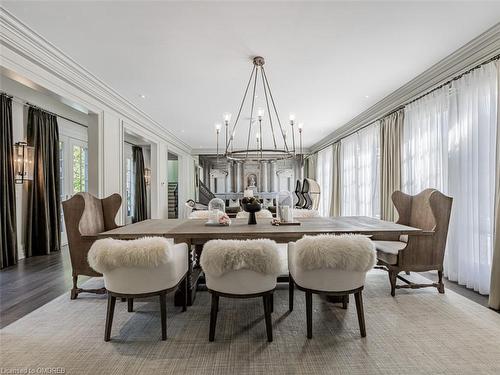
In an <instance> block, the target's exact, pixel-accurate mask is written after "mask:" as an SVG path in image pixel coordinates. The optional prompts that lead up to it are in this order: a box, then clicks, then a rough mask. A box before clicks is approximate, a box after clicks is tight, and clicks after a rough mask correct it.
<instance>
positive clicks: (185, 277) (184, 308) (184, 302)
mask: <svg viewBox="0 0 500 375" xmlns="http://www.w3.org/2000/svg"><path fill="white" fill-rule="evenodd" d="M184 290H185V291H186V293H184V301H183V302H182V311H186V310H187V303H188V294H187V290H188V277H187V275H186V276H184Z"/></svg>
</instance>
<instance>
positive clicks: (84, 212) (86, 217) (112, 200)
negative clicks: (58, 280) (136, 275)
mask: <svg viewBox="0 0 500 375" xmlns="http://www.w3.org/2000/svg"><path fill="white" fill-rule="evenodd" d="M121 204H122V198H121V196H120V195H119V194H113V195H110V196H109V197H107V198H104V199H99V198H96V197H94V196H93V195H91V194H89V193H78V194H75V195H73V197H71V198H70V199H68V200H67V201H64V202H62V206H63V211H64V223H65V224H66V233H67V235H68V246H69V254H70V257H71V267H72V268H73V288H72V289H71V299H76V298H77V297H78V294H79V293H82V292H87V293H98V294H101V293H105V292H106V290H105V289H104V288H102V289H82V288H79V287H78V276H79V275H83V276H102V275H101V274H100V273H97V272H95V271H94V270H93V269H92V268H90V266H89V264H88V262H87V253H88V252H89V249H90V246H92V244H93V243H94V241H95V238H93V237H92V236H94V235H96V234H97V233H100V232H104V231H107V230H111V229H114V228H117V225H116V223H115V217H116V214H117V212H118V210H119V209H120V206H121Z"/></svg>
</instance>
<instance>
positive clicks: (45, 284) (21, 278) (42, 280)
mask: <svg viewBox="0 0 500 375" xmlns="http://www.w3.org/2000/svg"><path fill="white" fill-rule="evenodd" d="M421 275H423V276H425V277H427V278H429V279H430V280H436V278H437V275H435V274H433V273H431V272H423V273H421ZM87 279H88V278H84V277H81V278H80V279H79V282H84V281H85V280H87ZM71 286H72V280H71V264H70V259H69V252H68V248H67V247H66V246H65V247H63V249H62V250H61V251H60V252H54V253H52V254H50V255H45V256H37V257H32V258H28V259H23V260H21V261H20V262H19V263H18V264H17V265H16V266H14V267H9V268H7V269H5V270H2V271H0V328H3V327H5V326H7V325H9V324H10V323H12V322H14V321H16V320H18V319H20V318H22V317H23V316H25V315H27V314H29V313H30V312H32V311H34V310H36V309H38V308H39V307H41V306H43V305H44V304H46V303H47V302H50V301H52V300H53V299H54V298H56V297H59V296H60V295H61V294H64V293H66V292H67V291H69V290H70V289H71ZM445 287H446V288H447V289H450V290H452V291H454V292H456V293H458V294H460V295H462V296H464V297H466V298H468V299H470V300H472V301H474V302H476V303H479V304H480V305H483V306H486V307H487V306H488V297H487V296H482V295H480V294H479V293H476V292H474V291H473V290H470V289H467V288H465V287H463V286H461V285H458V284H457V283H455V282H452V281H449V280H446V279H445ZM68 298H69V297H68Z"/></svg>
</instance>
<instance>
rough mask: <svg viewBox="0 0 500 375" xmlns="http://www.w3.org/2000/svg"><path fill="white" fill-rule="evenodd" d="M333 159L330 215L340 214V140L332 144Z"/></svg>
mask: <svg viewBox="0 0 500 375" xmlns="http://www.w3.org/2000/svg"><path fill="white" fill-rule="evenodd" d="M332 148H333V160H332V185H331V186H332V192H331V193H332V196H331V201H330V216H340V201H341V190H340V189H341V187H340V142H335V143H334V144H333V145H332Z"/></svg>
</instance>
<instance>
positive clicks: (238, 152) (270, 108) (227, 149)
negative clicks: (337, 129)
mask: <svg viewBox="0 0 500 375" xmlns="http://www.w3.org/2000/svg"><path fill="white" fill-rule="evenodd" d="M252 62H253V67H252V71H251V74H250V78H249V79H248V83H247V85H246V88H245V92H244V94H243V98H242V100H241V103H240V106H239V109H238V114H237V116H236V120H235V121H234V124H233V125H232V127H231V129H229V128H230V126H229V122H230V119H231V115H230V114H225V115H224V125H225V139H224V154H223V156H224V157H225V158H227V159H228V160H234V161H277V160H286V159H292V158H295V157H296V156H297V153H296V149H295V132H294V125H295V118H294V116H293V117H292V116H291V117H290V126H291V133H292V144H291V145H289V144H288V140H287V132H286V130H285V128H284V127H283V124H282V122H281V120H280V117H279V115H278V110H277V108H276V103H275V100H274V97H273V94H272V92H271V87H270V85H269V80H268V78H267V75H266V71H265V69H264V64H265V60H264V58H263V57H262V56H256V57H254V58H253V59H252ZM259 81H260V82H259ZM258 83H259V84H262V90H263V92H264V98H265V109H259V110H258V113H257V116H254V112H255V109H256V108H255V98H256V95H255V93H256V90H257V84H258ZM250 87H251V89H250ZM250 95H251V96H250ZM248 96H250V98H251V99H249V100H251V103H250V116H249V123H248V135H247V139H246V147H245V148H242V149H234V138H235V132H236V129H237V128H238V125H239V124H240V123H241V122H242V121H241V114H242V111H243V108H244V105H245V102H246V100H247V97H248ZM265 113H267V116H266V117H267V121H266V123H265V124H263V120H264V114H265ZM266 125H268V126H269V128H270V132H271V135H272V137H271V140H268V142H269V143H271V147H269V145H267V146H264V145H263V143H264V139H263V138H264V137H263V132H262V129H263V126H266ZM253 126H256V127H258V128H256V129H257V131H258V133H257V138H256V140H257V148H254V147H253V146H252V147H251V146H250V145H251V137H252V128H253ZM216 130H217V157H219V134H220V126H217V127H216ZM275 130H276V132H275ZM298 131H299V138H300V149H299V154H302V124H299V129H298ZM229 134H231V135H229Z"/></svg>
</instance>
